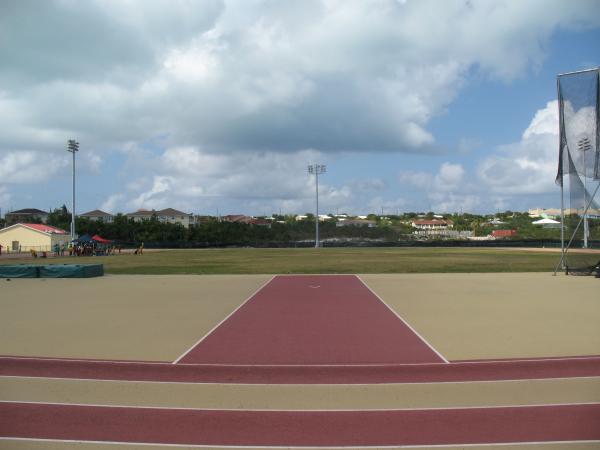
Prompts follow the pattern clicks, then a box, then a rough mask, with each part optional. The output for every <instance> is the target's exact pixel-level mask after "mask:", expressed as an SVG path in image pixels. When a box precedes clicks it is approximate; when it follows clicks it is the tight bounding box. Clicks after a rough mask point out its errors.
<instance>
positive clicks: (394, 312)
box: [355, 275, 450, 364]
mask: <svg viewBox="0 0 600 450" xmlns="http://www.w3.org/2000/svg"><path fill="white" fill-rule="evenodd" d="M355 277H356V278H358V280H359V281H360V282H361V283H362V284H363V286H364V287H366V288H367V289H368V290H369V291H370V292H371V294H373V295H374V296H375V297H377V298H378V299H379V301H380V302H381V303H383V304H384V305H385V306H386V308H387V309H389V310H390V311H391V312H392V313H393V314H394V315H395V316H396V317H397V318H398V319H400V320H401V321H402V323H404V325H406V326H407V327H408V328H409V329H410V331H412V332H413V333H414V334H416V335H417V337H418V338H419V339H421V341H423V343H425V345H427V347H429V348H430V349H431V350H432V351H433V352H434V353H435V354H436V355H437V356H439V357H440V359H441V360H442V361H444V363H446V364H450V362H449V361H448V360H447V359H446V358H445V357H444V355H442V354H441V353H440V352H438V351H437V350H436V349H435V348H434V346H433V345H431V344H430V343H429V342H427V340H426V339H425V338H424V337H423V336H421V335H420V334H419V333H418V332H417V330H415V329H414V328H413V327H412V326H410V324H409V323H408V322H407V321H406V320H404V319H403V318H402V316H401V315H400V314H398V313H397V312H396V311H394V310H393V309H392V307H391V306H390V305H388V304H387V303H386V302H385V301H384V300H383V299H382V298H381V297H380V296H379V295H377V293H376V292H375V291H374V290H373V289H371V288H370V287H369V285H368V284H367V283H365V282H364V281H363V279H362V278H361V277H359V276H358V275H355Z"/></svg>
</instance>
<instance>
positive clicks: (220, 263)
mask: <svg viewBox="0 0 600 450" xmlns="http://www.w3.org/2000/svg"><path fill="white" fill-rule="evenodd" d="M596 256H597V257H598V258H600V255H596ZM558 258H559V254H558V253H557V252H547V251H535V250H515V249H483V248H324V249H253V248H243V249H194V250H163V251H146V252H145V253H144V255H133V254H123V255H115V256H96V257H93V256H92V257H79V258H68V257H65V258H48V259H39V258H38V259H36V260H33V259H31V258H30V257H27V258H24V259H18V260H16V259H2V260H0V263H1V264H19V263H35V264H66V263H69V264H73V263H77V264H86V263H87V264H89V263H101V264H104V269H105V272H106V273H109V274H157V275H158V274H275V273H279V274H283V273H435V272H550V271H552V270H553V269H554V266H555V265H556V263H557V262H558Z"/></svg>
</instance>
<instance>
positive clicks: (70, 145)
mask: <svg viewBox="0 0 600 450" xmlns="http://www.w3.org/2000/svg"><path fill="white" fill-rule="evenodd" d="M67 151H68V152H69V153H72V154H73V204H72V206H71V241H73V240H74V239H75V153H77V152H78V151H79V142H77V141H76V140H74V139H69V140H68V141H67Z"/></svg>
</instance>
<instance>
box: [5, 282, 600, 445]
mask: <svg viewBox="0 0 600 450" xmlns="http://www.w3.org/2000/svg"><path fill="white" fill-rule="evenodd" d="M598 319H600V295H598V282H597V280H595V279H590V278H581V277H567V276H556V277H553V276H551V275H550V274H543V273H542V274H540V273H536V274H532V273H520V274H506V273H505V274H418V275H416V274H415V275H412V274H399V275H360V276H359V275H277V276H271V275H261V276H254V275H239V276H238V275H236V276H224V275H219V276H184V275H164V276H129V275H127V276H125V275H123V276H106V277H103V278H94V279H47V280H46V279H32V280H11V281H7V280H1V281H0V355H2V356H0V449H15V450H22V449H33V450H38V449H50V450H59V449H60V450H63V449H68V450H72V449H78V450H79V449H81V450H100V449H102V450H109V449H110V450H131V449H144V450H153V449H156V450H162V449H168V448H189V449H196V448H203V449H213V448H214V449H217V448H218V449H239V448H243V449H265V448H268V449H283V448H302V449H340V448H343V449H363V448H389V449H400V448H419V449H429V448H430V449H438V448H447V449H491V448H496V447H500V448H502V449H578V450H581V449H600V326H599V320H598Z"/></svg>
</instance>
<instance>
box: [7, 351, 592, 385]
mask: <svg viewBox="0 0 600 450" xmlns="http://www.w3.org/2000/svg"><path fill="white" fill-rule="evenodd" d="M0 376H22V377H50V378H74V379H94V380H123V381H165V382H185V383H253V384H265V383H266V384H298V383H300V384H302V383H316V384H344V383H345V384H356V383H359V384H364V383H367V384H373V383H435V382H461V381H463V382H464V381H499V380H526V379H546V378H571V377H598V376H600V357H589V358H583V357H582V358H578V357H575V358H562V359H541V360H526V361H518V360H517V361H489V362H487V361H478V362H457V363H455V362H452V363H450V364H443V363H433V364H383V365H363V366H360V365H359V366H326V365H325V366H252V365H249V366H240V365H202V364H171V363H144V362H125V361H93V360H89V361H86V360H69V359H53V358H27V357H5V356H3V357H0Z"/></svg>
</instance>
